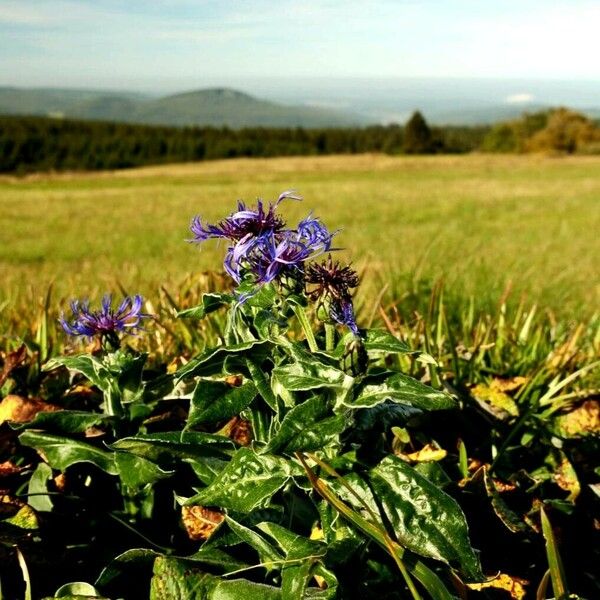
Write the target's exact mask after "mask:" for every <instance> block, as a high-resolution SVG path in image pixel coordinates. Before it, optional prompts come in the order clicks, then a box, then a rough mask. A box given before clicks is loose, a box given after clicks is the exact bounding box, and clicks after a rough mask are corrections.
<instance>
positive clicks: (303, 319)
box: [294, 304, 319, 352]
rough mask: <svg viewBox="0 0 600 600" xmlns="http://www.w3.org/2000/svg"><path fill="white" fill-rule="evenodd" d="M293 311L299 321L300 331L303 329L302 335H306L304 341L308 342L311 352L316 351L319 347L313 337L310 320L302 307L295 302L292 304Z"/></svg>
mask: <svg viewBox="0 0 600 600" xmlns="http://www.w3.org/2000/svg"><path fill="white" fill-rule="evenodd" d="M294 313H295V315H296V317H297V318H298V321H300V325H301V326H302V331H304V335H305V336H306V341H307V342H308V347H309V348H310V350H311V352H318V350H319V347H318V346H317V340H316V339H315V334H314V333H313V330H312V327H311V326H310V322H309V321H308V317H307V316H306V311H305V310H304V307H302V306H300V305H298V304H296V305H295V306H294Z"/></svg>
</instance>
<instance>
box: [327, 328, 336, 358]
mask: <svg viewBox="0 0 600 600" xmlns="http://www.w3.org/2000/svg"><path fill="white" fill-rule="evenodd" d="M334 348H335V326H334V325H333V323H325V350H327V352H333V349H334Z"/></svg>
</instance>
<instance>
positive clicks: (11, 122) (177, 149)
mask: <svg viewBox="0 0 600 600" xmlns="http://www.w3.org/2000/svg"><path fill="white" fill-rule="evenodd" d="M473 151H483V152H509V153H510V152H516V153H524V152H546V153H548V152H549V153H558V154H575V153H577V154H597V153H599V152H600V127H599V126H598V124H597V123H596V122H594V121H592V120H590V119H588V118H587V117H585V116H584V115H582V114H580V113H577V112H575V111H572V110H569V109H566V108H558V109H553V110H548V111H541V112H537V113H532V114H524V115H523V116H522V117H520V118H518V119H514V120H511V121H507V122H503V123H498V124H496V125H494V126H490V125H480V126H462V127H461V126H443V127H434V126H429V125H428V124H427V122H426V120H425V118H424V117H423V115H422V114H421V113H420V112H418V111H416V112H415V113H414V114H413V115H412V117H411V118H410V119H409V120H408V122H407V123H406V124H405V125H403V126H401V125H398V124H390V125H385V126H384V125H373V126H369V127H353V128H335V127H331V128H323V129H305V128H302V127H290V128H264V127H253V128H243V129H232V128H228V127H160V126H150V125H132V124H124V123H112V122H104V121H80V120H70V119H55V118H46V117H10V116H4V117H3V116H0V172H3V173H16V174H19V175H20V174H25V173H29V172H38V171H65V170H102V169H123V168H130V167H140V166H144V165H155V164H167V163H177V162H190V161H201V160H215V159H225V158H239V157H262V158H268V157H274V156H311V155H328V154H363V153H384V154H461V153H468V152H473Z"/></svg>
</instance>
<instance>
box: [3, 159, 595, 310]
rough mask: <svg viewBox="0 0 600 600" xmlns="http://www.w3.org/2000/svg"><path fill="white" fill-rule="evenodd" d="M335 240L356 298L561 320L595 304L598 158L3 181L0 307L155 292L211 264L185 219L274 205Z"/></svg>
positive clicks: (187, 170) (218, 167)
mask: <svg viewBox="0 0 600 600" xmlns="http://www.w3.org/2000/svg"><path fill="white" fill-rule="evenodd" d="M286 189H295V190H298V191H299V192H300V193H301V194H302V195H303V196H304V199H305V200H304V202H301V203H300V202H291V201H290V202H287V203H286V204H285V206H284V207H283V212H284V213H285V214H286V215H287V216H289V217H290V219H297V218H298V217H300V216H302V215H304V214H306V213H307V212H308V211H310V210H313V211H314V213H315V214H316V215H318V216H320V217H321V218H322V219H323V221H324V222H325V223H326V224H327V225H328V226H329V227H330V228H331V229H338V228H339V229H341V231H340V233H339V234H338V236H337V238H336V240H337V246H338V247H340V248H342V249H343V250H341V252H340V254H343V255H344V257H346V258H349V259H351V260H352V261H353V263H354V265H355V266H356V267H357V268H358V269H359V270H360V271H361V273H362V275H363V286H362V289H361V292H360V294H361V296H360V298H361V302H362V303H363V304H364V303H365V302H371V301H372V302H377V301H378V300H379V299H381V300H382V301H386V300H387V301H392V300H401V299H402V298H403V296H404V295H406V294H407V293H409V292H413V291H415V290H419V289H422V288H427V287H429V286H432V285H434V283H436V282H439V281H443V282H444V288H445V293H446V295H447V296H448V297H451V298H456V299H458V300H462V299H467V298H473V300H474V302H475V305H476V306H478V307H481V308H482V309H489V308H490V307H493V306H494V305H495V304H496V303H497V302H498V300H499V299H500V298H502V297H503V294H505V293H506V292H507V291H508V290H510V295H509V298H510V301H515V302H516V301H518V300H521V299H523V298H524V299H525V302H526V303H528V304H529V305H531V304H537V305H538V306H539V307H540V309H549V310H551V311H553V312H554V313H555V314H556V315H557V316H558V317H561V318H564V319H569V320H570V319H576V320H580V319H585V318H587V317H589V316H591V315H592V314H593V313H594V312H595V309H596V307H597V306H598V300H599V298H600V277H599V276H598V275H599V265H600V244H599V243H598V232H599V231H600V157H576V158H551V157H540V156H534V157H532V156H497V155H494V156H489V155H467V156H452V157H450V156H439V157H438V156H434V157H390V156H379V155H359V156H328V157H307V158H276V159H239V160H230V161H218V162H205V163H195V164H185V165H171V166H161V167H149V168H141V169H134V170H125V171H118V172H108V173H107V172H104V173H93V174H91V173H90V174H60V175H59V174H56V175H35V176H28V177H24V178H13V177H3V178H0V231H1V232H2V234H1V236H0V237H1V239H2V244H1V246H0V277H1V281H2V284H1V288H0V290H1V291H0V294H1V297H0V301H2V302H3V306H4V310H11V308H10V307H13V308H19V307H25V303H27V302H30V301H31V299H33V298H39V297H41V296H43V295H44V293H45V291H46V289H47V287H48V285H49V284H50V283H53V289H54V301H55V302H59V301H60V300H61V299H64V298H68V297H71V296H77V297H80V296H90V297H97V296H98V295H99V294H100V293H102V292H104V291H105V290H111V289H117V286H122V287H123V288H124V289H126V290H127V291H128V292H132V293H133V292H137V291H140V292H142V293H144V294H147V295H148V296H149V297H150V298H152V295H153V294H154V293H155V292H156V290H157V289H158V288H159V286H160V285H165V286H167V287H169V286H172V285H176V284H177V283H178V282H180V281H181V280H182V279H183V278H184V277H185V276H186V275H188V274H190V273H198V272H200V271H203V270H209V269H214V268H216V267H218V266H220V261H221V257H222V252H223V248H219V247H218V246H217V245H216V244H213V243H207V244H205V245H204V246H203V247H202V248H198V247H196V246H193V245H191V244H188V243H186V242H185V239H186V237H188V235H189V233H188V225H189V221H190V219H191V217H192V216H193V215H195V214H201V215H203V216H205V217H206V219H207V220H208V221H214V220H217V219H219V218H220V217H222V216H223V215H225V214H227V213H229V212H230V211H231V210H232V209H233V208H234V206H235V201H236V200H237V199H243V200H245V201H247V202H250V203H251V202H253V201H254V200H255V199H256V198H257V197H259V196H260V197H262V198H264V199H265V200H270V199H273V198H276V197H277V196H278V194H279V193H280V192H281V191H283V190H286Z"/></svg>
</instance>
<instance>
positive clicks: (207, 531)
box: [181, 506, 225, 542]
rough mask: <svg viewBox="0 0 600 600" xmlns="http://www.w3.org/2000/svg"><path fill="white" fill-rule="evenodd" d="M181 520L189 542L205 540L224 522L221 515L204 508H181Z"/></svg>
mask: <svg viewBox="0 0 600 600" xmlns="http://www.w3.org/2000/svg"><path fill="white" fill-rule="evenodd" d="M181 519H182V521H183V525H184V526H185V530H186V531H187V534H188V537H189V538H190V540H194V541H195V542H199V541H203V540H207V539H208V538H209V537H210V536H211V535H212V534H213V533H214V532H215V531H216V529H217V527H218V526H219V525H220V524H221V523H222V522H223V521H224V519H225V517H224V516H223V514H222V513H220V512H219V511H216V510H212V509H210V508H206V507H205V506H182V507H181Z"/></svg>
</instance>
